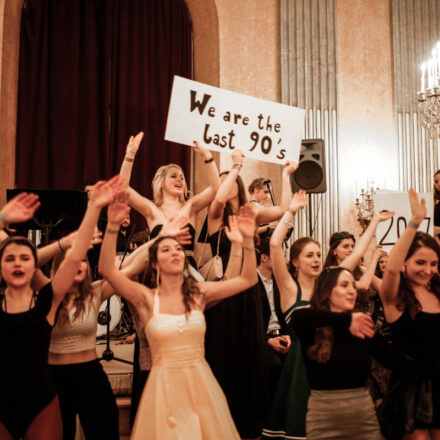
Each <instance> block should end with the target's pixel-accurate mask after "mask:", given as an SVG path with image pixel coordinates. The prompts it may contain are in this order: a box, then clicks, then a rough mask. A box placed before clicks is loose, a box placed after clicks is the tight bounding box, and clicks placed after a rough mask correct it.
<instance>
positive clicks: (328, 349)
mask: <svg viewBox="0 0 440 440" xmlns="http://www.w3.org/2000/svg"><path fill="white" fill-rule="evenodd" d="M343 271H347V272H349V273H352V272H351V271H349V270H348V269H345V268H343V267H339V266H328V267H326V268H324V270H323V271H322V272H321V274H320V275H319V277H318V278H317V279H316V281H315V288H314V290H313V295H312V298H311V299H310V306H311V307H312V308H314V309H318V310H330V296H331V293H332V290H333V288H334V287H335V286H336V285H337V284H338V279H339V276H340V275H341V272H343ZM332 347H333V330H332V328H331V327H318V328H317V329H316V330H315V343H314V344H313V345H312V346H311V347H310V348H309V349H308V350H307V355H308V356H309V358H310V359H313V360H314V361H316V362H319V363H322V364H325V363H326V362H327V361H328V360H329V359H330V357H331V354H332Z"/></svg>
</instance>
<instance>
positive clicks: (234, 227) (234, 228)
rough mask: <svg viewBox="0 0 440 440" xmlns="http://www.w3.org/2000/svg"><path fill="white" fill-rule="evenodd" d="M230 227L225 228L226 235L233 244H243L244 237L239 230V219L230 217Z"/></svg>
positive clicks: (233, 216)
mask: <svg viewBox="0 0 440 440" xmlns="http://www.w3.org/2000/svg"><path fill="white" fill-rule="evenodd" d="M228 223H229V227H228V226H225V234H226V237H228V239H229V241H230V242H231V243H237V244H239V245H242V244H243V236H242V235H241V232H240V229H239V228H238V223H237V217H236V216H235V215H230V216H229V218H228Z"/></svg>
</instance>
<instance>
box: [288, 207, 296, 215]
mask: <svg viewBox="0 0 440 440" xmlns="http://www.w3.org/2000/svg"><path fill="white" fill-rule="evenodd" d="M286 212H288V213H289V214H292V217H295V215H296V211H295V210H294V209H292V208H289V209H287V211H286Z"/></svg>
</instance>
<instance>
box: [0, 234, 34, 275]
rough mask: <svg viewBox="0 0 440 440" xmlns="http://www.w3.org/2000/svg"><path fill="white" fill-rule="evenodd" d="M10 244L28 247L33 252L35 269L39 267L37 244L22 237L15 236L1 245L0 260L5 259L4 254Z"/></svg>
mask: <svg viewBox="0 0 440 440" xmlns="http://www.w3.org/2000/svg"><path fill="white" fill-rule="evenodd" d="M10 244H17V245H19V246H26V247H28V248H29V249H30V250H31V252H32V255H33V257H34V261H35V267H37V261H38V257H37V247H36V246H35V243H34V242H33V241H31V240H29V239H28V238H26V237H21V236H20V235H15V236H13V237H9V238H7V239H6V240H4V241H3V242H2V243H1V244H0V260H1V259H2V257H3V253H4V251H5V249H6V248H7V247H8V246H9V245H10Z"/></svg>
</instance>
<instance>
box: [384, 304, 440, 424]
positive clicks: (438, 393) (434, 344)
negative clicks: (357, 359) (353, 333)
mask: <svg viewBox="0 0 440 440" xmlns="http://www.w3.org/2000/svg"><path fill="white" fill-rule="evenodd" d="M388 325H389V327H390V329H391V338H392V341H393V344H394V345H395V346H396V348H397V349H398V350H399V351H401V352H402V353H405V354H407V355H408V356H410V357H411V358H413V359H416V360H426V361H432V362H437V363H440V336H439V329H440V313H426V312H418V313H417V314H416V316H415V318H414V319H412V318H411V316H410V314H409V312H408V311H407V310H405V311H404V312H403V314H402V315H401V316H400V318H399V319H397V320H396V321H395V322H393V323H390V324H388ZM396 379H397V378H396V377H395V376H394V375H392V377H391V381H390V389H391V388H392V387H393V384H394V383H395V382H396ZM431 392H432V409H433V414H432V421H431V422H426V421H423V420H420V419H419V418H418V416H417V413H416V414H415V416H414V428H415V429H431V428H436V429H439V428H440V381H439V379H436V378H433V379H432V380H431Z"/></svg>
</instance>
